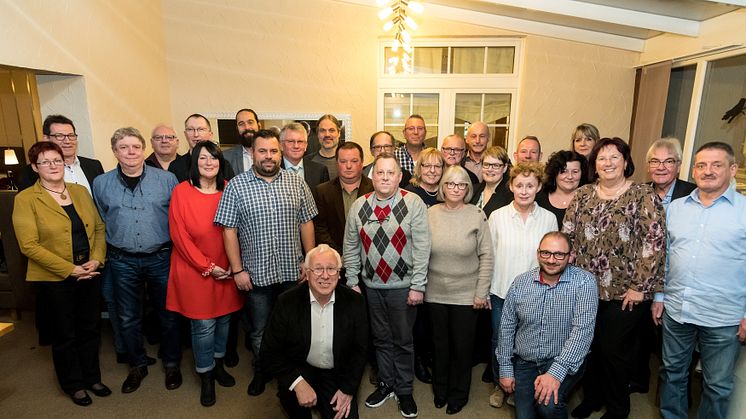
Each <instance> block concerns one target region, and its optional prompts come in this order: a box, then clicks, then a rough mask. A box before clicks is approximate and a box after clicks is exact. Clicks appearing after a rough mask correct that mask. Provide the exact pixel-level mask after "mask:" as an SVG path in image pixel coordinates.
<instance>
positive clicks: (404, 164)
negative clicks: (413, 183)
mask: <svg viewBox="0 0 746 419" xmlns="http://www.w3.org/2000/svg"><path fill="white" fill-rule="evenodd" d="M394 157H396V160H397V161H398V162H399V166H401V168H402V169H404V170H406V171H408V172H409V173H414V165H415V164H416V163H417V162H416V161H415V160H414V159H413V158H412V156H411V155H410V154H409V151H407V146H406V145H402V146H399V148H397V149H396V150H394ZM371 170H372V169H371Z"/></svg>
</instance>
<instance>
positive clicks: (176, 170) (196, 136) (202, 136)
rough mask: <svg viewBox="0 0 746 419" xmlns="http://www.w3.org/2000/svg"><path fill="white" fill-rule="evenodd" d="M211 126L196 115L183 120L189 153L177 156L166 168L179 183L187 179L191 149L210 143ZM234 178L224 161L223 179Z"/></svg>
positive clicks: (204, 117)
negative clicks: (203, 143)
mask: <svg viewBox="0 0 746 419" xmlns="http://www.w3.org/2000/svg"><path fill="white" fill-rule="evenodd" d="M212 136H213V132H212V126H211V125H210V121H209V120H208V119H207V117H206V116H204V115H202V114H198V113H194V114H191V115H189V116H188V117H187V119H186V120H184V137H186V139H187V145H189V151H187V152H186V153H184V154H183V155H181V156H179V157H178V158H177V159H176V160H174V161H173V162H171V165H170V166H168V171H169V172H171V173H173V174H175V175H176V178H177V179H178V180H179V182H183V181H185V180H187V179H189V168H190V167H191V166H192V149H193V148H194V146H195V145H197V143H198V142H200V141H212ZM233 176H234V172H233V168H232V167H231V164H230V163H229V162H228V161H227V160H226V161H225V178H226V179H232V178H233Z"/></svg>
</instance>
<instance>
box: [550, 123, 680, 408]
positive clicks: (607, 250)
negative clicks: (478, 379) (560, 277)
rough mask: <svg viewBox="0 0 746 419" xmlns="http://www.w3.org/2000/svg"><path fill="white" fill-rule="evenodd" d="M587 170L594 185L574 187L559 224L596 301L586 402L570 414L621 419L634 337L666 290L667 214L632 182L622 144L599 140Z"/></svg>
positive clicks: (617, 140) (641, 186) (650, 192)
mask: <svg viewBox="0 0 746 419" xmlns="http://www.w3.org/2000/svg"><path fill="white" fill-rule="evenodd" d="M589 169H590V177H591V180H593V183H591V184H588V185H585V186H582V187H580V188H579V189H578V190H577V192H576V194H575V197H574V198H573V200H572V201H571V202H570V205H569V206H568V208H567V213H566V214H565V219H564V223H563V231H564V232H565V233H567V234H569V236H570V238H571V239H572V240H573V251H574V252H575V254H576V258H575V264H576V265H577V266H579V267H581V268H583V269H586V270H588V271H590V272H591V273H593V274H594V275H595V276H596V278H597V280H598V291H599V296H598V298H599V300H600V301H599V306H598V315H597V316H596V330H595V336H594V339H593V345H592V346H591V354H590V355H589V357H588V361H587V362H588V364H587V370H586V373H585V378H584V385H583V392H584V400H583V402H582V403H581V404H580V405H579V406H578V407H577V408H575V409H574V410H573V411H572V416H573V417H576V418H585V417H588V416H589V415H590V414H591V413H592V412H594V411H597V410H600V409H601V408H602V407H603V406H606V414H605V415H604V417H605V418H626V417H627V415H628V414H629V410H630V406H629V395H628V389H627V384H628V382H629V378H630V371H631V370H632V369H633V368H634V367H635V366H636V365H637V360H636V359H635V354H636V350H635V347H636V345H637V339H638V335H639V333H640V331H641V330H642V329H643V327H644V324H645V323H644V322H645V321H647V320H649V317H650V305H651V302H652V299H653V295H654V294H655V292H656V291H661V290H662V288H663V275H664V269H665V263H666V252H665V251H666V233H665V231H666V225H665V218H664V217H665V216H664V210H663V206H662V205H661V203H660V200H659V199H658V198H657V196H656V195H655V192H653V189H652V187H650V186H649V185H646V184H641V183H635V182H633V181H632V180H630V179H629V177H630V176H632V174H633V173H634V170H635V169H634V164H633V163H632V158H631V156H630V148H629V146H628V145H627V144H626V143H625V142H624V141H623V140H622V139H620V138H616V137H615V138H603V139H601V140H600V141H598V142H597V143H596V144H595V146H594V147H593V150H592V151H591V154H590V156H589Z"/></svg>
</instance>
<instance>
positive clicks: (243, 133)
mask: <svg viewBox="0 0 746 419" xmlns="http://www.w3.org/2000/svg"><path fill="white" fill-rule="evenodd" d="M236 129H237V130H238V135H239V137H241V146H240V147H238V146H237V147H232V148H230V149H228V150H226V151H225V152H224V153H223V157H225V160H227V161H228V163H229V164H230V165H231V167H232V168H233V171H234V172H235V173H236V175H240V174H241V173H243V172H245V171H247V170H249V169H251V166H252V165H253V164H254V162H253V159H252V157H251V154H252V152H251V148H252V146H253V145H254V135H256V133H257V131H259V130H260V129H262V124H261V123H260V122H259V117H258V116H257V114H256V112H254V110H253V109H248V108H244V109H241V110H239V111H238V112H236Z"/></svg>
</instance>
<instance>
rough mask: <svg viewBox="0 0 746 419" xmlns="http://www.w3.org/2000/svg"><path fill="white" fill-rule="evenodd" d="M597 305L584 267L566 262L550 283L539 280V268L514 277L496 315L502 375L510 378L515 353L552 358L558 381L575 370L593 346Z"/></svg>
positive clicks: (535, 358)
mask: <svg viewBox="0 0 746 419" xmlns="http://www.w3.org/2000/svg"><path fill="white" fill-rule="evenodd" d="M534 257H535V256H534ZM597 309H598V290H597V288H596V278H595V277H594V276H593V274H591V273H590V272H588V271H585V270H583V269H580V268H578V267H576V266H573V265H567V268H566V269H565V271H564V272H563V273H562V275H561V276H560V278H559V281H558V282H557V284H555V285H554V286H550V285H548V284H545V283H542V282H541V281H540V278H539V268H538V267H537V268H534V269H531V270H530V271H528V272H526V273H523V274H521V275H520V276H518V277H517V278H516V279H515V281H514V282H513V284H512V285H511V287H510V290H509V291H508V295H507V298H506V299H505V305H504V306H503V312H502V317H501V318H500V339H499V344H498V347H497V350H496V351H495V354H496V355H497V361H498V363H499V364H500V377H501V378H504V377H513V363H512V358H513V356H514V355H516V356H519V357H520V358H522V359H524V360H526V361H531V362H542V361H551V362H552V364H551V366H550V367H549V370H548V372H549V374H551V375H552V376H553V377H554V378H556V379H558V380H559V381H560V382H561V381H562V380H564V379H565V376H567V375H568V374H575V373H577V372H578V369H579V368H580V366H581V365H582V364H583V360H584V359H585V356H586V355H587V354H588V350H589V349H590V347H591V341H592V340H593V328H594V327H595V324H596V310H597Z"/></svg>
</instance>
